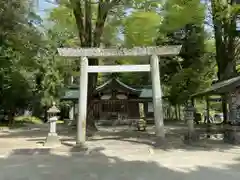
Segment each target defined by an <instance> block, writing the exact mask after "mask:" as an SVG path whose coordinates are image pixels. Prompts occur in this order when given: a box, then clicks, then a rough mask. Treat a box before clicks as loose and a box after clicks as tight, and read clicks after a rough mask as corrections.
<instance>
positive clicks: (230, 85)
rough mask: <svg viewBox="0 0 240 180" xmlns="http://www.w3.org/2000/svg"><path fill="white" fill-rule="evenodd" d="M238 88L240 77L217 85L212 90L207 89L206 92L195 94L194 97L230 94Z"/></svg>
mask: <svg viewBox="0 0 240 180" xmlns="http://www.w3.org/2000/svg"><path fill="white" fill-rule="evenodd" d="M238 86H240V76H237V77H234V78H231V79H227V80H225V81H221V82H218V83H215V84H213V85H212V86H211V87H210V88H207V89H206V90H204V91H202V92H200V93H196V94H193V95H192V97H197V96H204V95H213V94H224V93H227V92H230V91H231V90H234V89H235V88H237V87H238Z"/></svg>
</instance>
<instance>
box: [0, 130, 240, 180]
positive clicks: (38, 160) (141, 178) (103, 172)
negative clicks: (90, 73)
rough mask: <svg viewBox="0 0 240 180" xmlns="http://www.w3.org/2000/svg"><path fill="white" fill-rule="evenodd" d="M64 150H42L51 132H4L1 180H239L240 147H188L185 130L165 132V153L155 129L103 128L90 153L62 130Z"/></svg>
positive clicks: (0, 136) (214, 143)
mask: <svg viewBox="0 0 240 180" xmlns="http://www.w3.org/2000/svg"><path fill="white" fill-rule="evenodd" d="M58 130H59V136H60V139H61V143H62V144H61V145H60V146H56V147H46V146H43V142H44V141H45V137H46V135H47V131H48V127H47V126H41V127H31V128H30V129H19V130H2V131H1V132H0V144H1V147H0V180H55V179H56V180H66V179H71V180H75V179H78V180H79V179H81V180H120V179H121V180H123V179H124V180H150V179H151V180H159V179H166V180H190V179H191V180H200V179H201V180H202V179H207V178H208V179H216V180H226V179H228V180H237V179H238V180H239V179H240V147H239V146H232V145H227V144H224V143H222V141H221V140H220V139H214V140H213V139H212V140H206V139H204V140H201V141H199V142H198V143H196V144H194V145H192V146H188V145H185V144H184V143H183V141H182V134H183V133H184V131H185V130H184V129H183V128H182V127H177V126H167V127H166V133H167V135H166V139H167V142H168V143H167V145H166V147H165V149H153V148H152V143H153V141H154V138H155V137H154V134H153V129H152V128H149V129H148V132H136V131H133V130H132V129H128V128H126V127H121V128H100V131H99V132H97V133H96V134H95V135H94V136H93V137H91V138H89V139H88V142H87V146H88V147H89V149H88V150H87V151H86V152H79V151H78V150H76V149H75V148H74V136H75V132H74V131H73V130H69V129H67V128H64V127H61V128H60V127H59V128H58Z"/></svg>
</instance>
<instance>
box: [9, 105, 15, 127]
mask: <svg viewBox="0 0 240 180" xmlns="http://www.w3.org/2000/svg"><path fill="white" fill-rule="evenodd" d="M14 117H15V108H11V109H10V110H9V111H8V126H9V127H13V126H14V124H15V121H14Z"/></svg>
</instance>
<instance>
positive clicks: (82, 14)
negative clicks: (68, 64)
mask: <svg viewBox="0 0 240 180" xmlns="http://www.w3.org/2000/svg"><path fill="white" fill-rule="evenodd" d="M119 2H120V0H112V1H109V0H108V1H104V0H99V1H98V2H97V4H98V12H97V20H96V24H95V29H93V26H92V22H93V21H92V1H91V0H85V1H84V2H82V1H80V0H70V3H71V7H72V9H73V14H74V17H75V20H76V25H77V28H78V35H79V39H80V42H81V47H100V44H101V37H102V34H103V29H104V24H105V21H106V19H107V15H108V12H109V10H111V8H112V7H113V6H115V5H117V4H118V3H119ZM83 8H84V10H83ZM89 65H98V59H96V58H92V59H89ZM97 79H98V74H97V73H94V74H89V76H88V105H87V109H88V111H87V112H88V114H89V115H87V126H88V127H92V128H93V129H96V126H95V122H94V118H93V113H90V112H91V111H92V108H91V106H92V103H91V99H92V98H93V97H92V95H93V92H94V90H95V88H96V86H97Z"/></svg>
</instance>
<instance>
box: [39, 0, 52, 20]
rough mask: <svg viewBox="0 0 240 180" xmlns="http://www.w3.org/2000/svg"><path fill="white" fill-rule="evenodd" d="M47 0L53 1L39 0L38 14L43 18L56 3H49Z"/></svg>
mask: <svg viewBox="0 0 240 180" xmlns="http://www.w3.org/2000/svg"><path fill="white" fill-rule="evenodd" d="M47 1H52V0H38V14H39V15H40V16H41V17H43V18H44V17H45V16H46V14H47V13H46V11H47V10H49V9H51V8H53V7H55V5H54V4H52V3H49V2H47Z"/></svg>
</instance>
